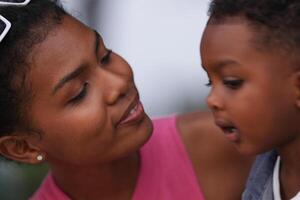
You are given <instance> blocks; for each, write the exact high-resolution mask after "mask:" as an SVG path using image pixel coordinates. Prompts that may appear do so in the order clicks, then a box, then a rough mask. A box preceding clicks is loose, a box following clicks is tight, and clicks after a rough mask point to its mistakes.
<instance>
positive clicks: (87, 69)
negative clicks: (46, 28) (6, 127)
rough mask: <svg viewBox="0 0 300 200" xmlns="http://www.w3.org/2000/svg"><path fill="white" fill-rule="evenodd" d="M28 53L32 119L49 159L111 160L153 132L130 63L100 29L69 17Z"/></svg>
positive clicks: (133, 148) (68, 161) (83, 162)
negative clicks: (106, 42)
mask: <svg viewBox="0 0 300 200" xmlns="http://www.w3.org/2000/svg"><path fill="white" fill-rule="evenodd" d="M29 58H30V59H29V63H30V71H29V72H28V75H27V77H26V82H27V83H28V84H29V85H30V89H31V91H32V93H33V97H32V99H31V100H30V102H29V112H28V113H29V120H30V125H31V128H32V129H33V130H38V131H39V132H40V133H41V138H40V139H38V140H36V141H35V142H34V145H36V146H37V147H38V148H39V149H40V152H41V153H42V154H43V155H44V156H45V158H46V160H47V161H49V162H50V163H51V162H52V163H55V162H58V163H66V164H75V165H77V164H78V165H89V164H99V163H104V162H109V161H112V160H115V159H118V158H121V157H124V156H127V155H128V154H130V153H132V152H135V151H137V150H138V149H139V148H140V147H141V146H142V145H143V144H144V143H145V142H146V141H147V139H148V138H149V137H150V135H151V132H152V124H151V121H150V119H149V117H148V116H147V115H146V114H145V113H144V110H143V107H142V104H141V103H140V100H139V94H138V91H137V89H136V87H135V84H134V81H133V73H132V70H131V68H130V66H129V65H128V63H127V62H126V61H125V60H124V59H122V58H121V57H120V56H118V55H117V54H115V53H110V51H109V50H108V49H107V48H106V47H105V45H104V43H103V40H102V38H101V37H100V35H99V34H98V33H96V32H95V31H93V30H91V29H89V28H88V27H86V26H85V25H83V24H82V23H80V22H79V21H77V20H76V19H74V18H72V17H70V16H66V17H65V19H64V21H63V23H62V24H61V25H59V26H58V27H57V28H55V29H54V30H52V31H51V32H50V33H49V34H48V36H47V38H46V40H45V41H43V42H42V43H40V44H39V45H37V46H36V47H35V48H34V50H33V52H32V54H31V55H30V57H29Z"/></svg>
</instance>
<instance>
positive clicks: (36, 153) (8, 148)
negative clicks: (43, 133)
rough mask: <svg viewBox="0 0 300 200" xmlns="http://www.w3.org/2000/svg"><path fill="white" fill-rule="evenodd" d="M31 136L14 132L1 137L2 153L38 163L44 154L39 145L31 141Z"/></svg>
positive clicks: (16, 159) (0, 148) (14, 158)
mask: <svg viewBox="0 0 300 200" xmlns="http://www.w3.org/2000/svg"><path fill="white" fill-rule="evenodd" d="M30 137H31V136H28V135H27V136H26V135H21V134H13V135H8V136H3V137H0V154H1V155H3V156H4V157H6V158H8V159H11V160H15V161H19V162H22V163H29V164H37V163H40V162H42V160H43V159H41V158H43V155H42V153H41V151H40V149H39V148H38V147H36V146H35V145H33V144H32V143H31V142H30V139H29V138H30Z"/></svg>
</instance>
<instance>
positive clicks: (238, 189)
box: [178, 112, 253, 200]
mask: <svg viewBox="0 0 300 200" xmlns="http://www.w3.org/2000/svg"><path fill="white" fill-rule="evenodd" d="M178 127H179V129H180V131H181V136H182V138H183V141H184V143H185V145H186V148H187V151H188V152H189V155H190V158H191V160H192V162H193V165H194V168H195V171H196V174H197V178H198V181H199V183H200V185H201V189H202V191H203V193H204V196H205V199H206V200H215V199H222V200H235V199H236V200H238V199H241V194H242V192H243V190H244V187H245V183H246V179H247V176H248V173H249V170H250V167H251V164H252V161H253V157H252V156H244V155H241V154H240V153H239V152H238V151H237V149H236V148H235V147H234V146H233V145H232V144H231V143H230V142H229V141H228V140H227V139H226V138H225V137H224V134H223V132H222V131H221V130H220V129H219V128H218V127H217V126H216V125H215V124H214V120H213V117H212V115H211V113H208V112H196V113H189V114H185V115H181V116H179V118H178Z"/></svg>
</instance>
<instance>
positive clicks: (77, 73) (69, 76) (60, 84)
mask: <svg viewBox="0 0 300 200" xmlns="http://www.w3.org/2000/svg"><path fill="white" fill-rule="evenodd" d="M85 68H86V66H84V65H82V66H79V67H78V68H76V69H75V70H74V71H72V72H71V73H69V74H67V75H66V76H64V77H63V78H62V79H61V80H60V81H59V82H58V84H56V86H55V87H54V89H53V91H52V95H54V94H55V93H56V92H57V91H58V90H59V89H61V88H62V87H63V86H64V85H65V84H66V83H67V82H69V81H71V80H73V79H76V78H77V77H79V76H80V75H81V74H82V73H83V72H84V70H85Z"/></svg>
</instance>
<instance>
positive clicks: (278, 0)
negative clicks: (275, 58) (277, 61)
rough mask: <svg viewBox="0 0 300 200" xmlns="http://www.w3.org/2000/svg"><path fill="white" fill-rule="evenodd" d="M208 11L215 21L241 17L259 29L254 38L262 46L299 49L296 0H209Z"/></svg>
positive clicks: (299, 11)
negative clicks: (258, 34)
mask: <svg viewBox="0 0 300 200" xmlns="http://www.w3.org/2000/svg"><path fill="white" fill-rule="evenodd" d="M208 14H209V16H210V19H213V21H215V22H222V21H224V20H226V19H227V18H228V17H236V16H238V17H242V18H244V19H246V20H247V22H249V24H250V25H252V26H253V27H254V28H255V30H256V31H258V33H261V35H260V36H261V37H258V39H257V40H258V41H259V42H263V43H262V44H263V45H265V46H266V47H275V48H279V49H283V50H285V51H286V52H289V53H291V52H292V53H293V54H295V55H296V54H298V53H299V50H300V1H299V0H212V1H211V3H210V7H209V11H208ZM296 56H297V55H296Z"/></svg>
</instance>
